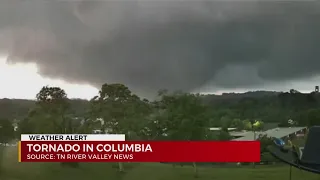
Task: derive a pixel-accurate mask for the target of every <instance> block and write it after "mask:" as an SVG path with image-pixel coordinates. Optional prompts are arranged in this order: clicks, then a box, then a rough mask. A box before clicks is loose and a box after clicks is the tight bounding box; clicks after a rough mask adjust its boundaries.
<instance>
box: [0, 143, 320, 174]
mask: <svg viewBox="0 0 320 180" xmlns="http://www.w3.org/2000/svg"><path fill="white" fill-rule="evenodd" d="M2 165H3V166H5V168H4V171H5V174H4V175H3V176H2V177H0V179H1V180H180V179H181V180H189V179H190V180H194V179H195V178H194V177H193V170H192V168H191V167H190V166H184V167H180V166H176V167H173V166H171V165H165V164H160V163H128V164H126V173H124V174H119V173H117V169H115V168H113V165H115V164H114V163H82V164H81V165H80V168H78V169H72V168H62V167H60V165H59V163H18V162H17V155H16V150H15V149H12V148H10V149H7V150H6V151H5V157H4V160H3V162H2ZM199 174H200V177H199V178H198V179H201V180H253V179H255V180H288V179H289V167H288V166H280V167H279V166H257V167H256V168H255V169H253V168H251V167H239V168H238V167H234V168H220V167H205V168H199ZM303 179H308V180H320V175H315V174H311V173H308V172H304V171H299V170H297V169H295V168H293V170H292V180H303Z"/></svg>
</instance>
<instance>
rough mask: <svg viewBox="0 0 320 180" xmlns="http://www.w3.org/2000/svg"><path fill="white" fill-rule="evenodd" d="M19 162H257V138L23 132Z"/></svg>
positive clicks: (258, 153)
mask: <svg viewBox="0 0 320 180" xmlns="http://www.w3.org/2000/svg"><path fill="white" fill-rule="evenodd" d="M18 145H19V146H18V148H19V151H18V153H19V156H18V157H19V159H18V160H19V162H260V142H259V141H126V140H125V135H124V134H23V135H21V141H19V144H18Z"/></svg>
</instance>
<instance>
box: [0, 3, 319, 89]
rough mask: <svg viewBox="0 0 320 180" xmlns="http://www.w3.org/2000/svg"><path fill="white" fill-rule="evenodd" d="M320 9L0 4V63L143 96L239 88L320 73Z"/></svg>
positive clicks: (313, 6)
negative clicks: (4, 58)
mask: <svg viewBox="0 0 320 180" xmlns="http://www.w3.org/2000/svg"><path fill="white" fill-rule="evenodd" d="M319 5H320V4H319V3H318V2H271V1H269V2H263V1H225V2H214V1H213V2H208V1H194V2H192V1H183V0H180V1H178V0H177V1H170V0H169V1H168V0H157V1H155V0H146V1H139V0H131V1H130V0H127V1H124V0H120V1H89V0H78V1H64V2H62V1H58V0H51V1H45V0H26V1H21V0H17V1H15V0H10V1H6V0H4V1H1V2H0V53H2V54H4V55H8V61H9V62H11V63H15V62H26V63H28V62H34V63H36V64H37V65H38V66H39V73H40V74H41V75H42V76H46V77H51V78H61V79H64V80H66V81H69V82H74V83H89V84H91V85H94V86H96V87H99V86H100V85H101V84H103V83H105V82H107V83H114V82H120V83H124V84H126V85H128V86H129V87H130V88H132V89H133V90H134V91H136V92H137V93H140V94H148V93H154V92H156V91H157V90H158V89H162V88H167V89H170V90H186V91H191V90H193V89H195V88H199V87H200V86H202V85H205V84H206V83H208V82H211V83H212V84H213V86H215V87H222V88H245V87H250V86H254V85H258V84H262V83H264V82H277V81H283V80H292V79H295V78H304V77H311V76H313V75H316V74H318V73H319V72H320V69H319V65H320V61H319V57H320V21H319V19H320V6H319Z"/></svg>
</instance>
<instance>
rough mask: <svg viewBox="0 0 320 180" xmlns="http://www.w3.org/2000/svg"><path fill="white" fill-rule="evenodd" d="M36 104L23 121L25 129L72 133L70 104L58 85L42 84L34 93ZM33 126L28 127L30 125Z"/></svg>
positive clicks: (40, 131) (66, 164)
mask: <svg viewBox="0 0 320 180" xmlns="http://www.w3.org/2000/svg"><path fill="white" fill-rule="evenodd" d="M36 97H37V100H36V106H35V108H34V109H33V110H31V111H30V112H29V114H28V118H27V119H26V121H25V122H24V123H25V124H23V125H24V127H22V128H21V129H24V130H25V131H31V130H32V131H33V132H34V133H45V134H71V133H74V131H75V129H74V125H75V124H74V122H73V118H72V116H70V105H69V100H68V98H67V94H66V93H65V91H64V90H63V89H61V88H59V87H49V86H44V87H42V89H41V90H40V92H39V93H38V94H37V95H36ZM31 125H32V126H33V127H32V128H30V126H31ZM61 165H62V166H69V167H78V166H79V164H78V163H61Z"/></svg>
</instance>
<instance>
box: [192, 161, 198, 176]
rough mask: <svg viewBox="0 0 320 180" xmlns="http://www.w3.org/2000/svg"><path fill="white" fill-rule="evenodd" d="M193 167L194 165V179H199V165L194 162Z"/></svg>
mask: <svg viewBox="0 0 320 180" xmlns="http://www.w3.org/2000/svg"><path fill="white" fill-rule="evenodd" d="M192 165H193V172H194V177H195V178H197V177H199V174H198V168H197V164H196V163H195V162H193V163H192Z"/></svg>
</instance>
